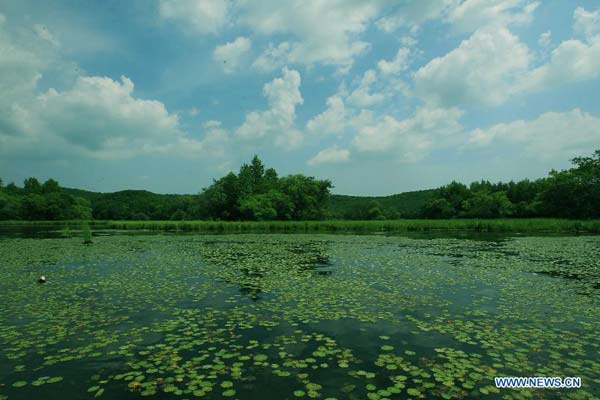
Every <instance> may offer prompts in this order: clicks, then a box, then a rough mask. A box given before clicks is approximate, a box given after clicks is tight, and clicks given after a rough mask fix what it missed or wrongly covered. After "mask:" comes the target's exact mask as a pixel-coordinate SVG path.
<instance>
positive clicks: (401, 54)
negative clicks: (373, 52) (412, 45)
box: [377, 47, 410, 74]
mask: <svg viewBox="0 0 600 400" xmlns="http://www.w3.org/2000/svg"><path fill="white" fill-rule="evenodd" d="M408 56H410V49H409V48H406V47H400V48H399V49H398V52H396V56H395V57H394V59H393V60H391V61H386V60H379V62H378V63H377V66H378V67H379V69H380V70H381V72H382V73H384V74H397V73H398V72H402V71H404V70H406V69H407V68H408Z"/></svg>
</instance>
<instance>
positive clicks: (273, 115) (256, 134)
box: [236, 68, 303, 149]
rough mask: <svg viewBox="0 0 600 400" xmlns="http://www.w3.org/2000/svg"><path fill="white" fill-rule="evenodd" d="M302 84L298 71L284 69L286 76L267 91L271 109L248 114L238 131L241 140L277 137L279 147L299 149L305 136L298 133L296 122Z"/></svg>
mask: <svg viewBox="0 0 600 400" xmlns="http://www.w3.org/2000/svg"><path fill="white" fill-rule="evenodd" d="M300 83H301V78H300V73H299V72H298V71H296V70H289V69H287V68H283V70H282V76H281V77H280V78H275V79H274V80H273V81H271V82H269V83H267V84H265V86H264V88H263V93H264V95H265V96H266V97H267V100H268V103H269V108H268V109H267V110H262V111H252V112H250V113H248V114H246V118H245V121H244V123H243V124H242V125H241V126H240V127H239V128H238V129H237V131H236V135H237V137H239V138H240V139H243V140H258V139H261V138H265V137H274V138H275V142H276V144H278V145H280V146H282V147H284V148H287V149H289V148H293V147H296V146H298V145H299V144H300V143H301V141H302V136H301V134H300V133H299V132H296V131H295V129H294V121H295V119H296V106H297V105H299V104H302V103H303V99H302V95H301V94H300ZM286 132H287V133H286Z"/></svg>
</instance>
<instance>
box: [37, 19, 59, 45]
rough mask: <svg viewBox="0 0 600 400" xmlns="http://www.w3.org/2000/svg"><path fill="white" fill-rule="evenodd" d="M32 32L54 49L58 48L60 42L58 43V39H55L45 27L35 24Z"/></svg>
mask: <svg viewBox="0 0 600 400" xmlns="http://www.w3.org/2000/svg"><path fill="white" fill-rule="evenodd" d="M33 30H34V31H35V33H36V34H37V35H38V37H39V38H40V39H42V40H46V41H48V42H50V43H52V45H54V46H56V47H58V46H60V42H59V41H58V39H56V38H55V37H54V35H52V33H51V32H50V31H49V30H48V28H47V27H46V26H45V25H40V24H36V25H34V26H33Z"/></svg>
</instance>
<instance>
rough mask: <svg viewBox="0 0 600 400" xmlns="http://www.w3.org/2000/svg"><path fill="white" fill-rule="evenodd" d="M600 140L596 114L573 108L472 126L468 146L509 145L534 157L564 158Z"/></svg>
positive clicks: (584, 149) (584, 150) (598, 122)
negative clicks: (507, 121)
mask: <svg viewBox="0 0 600 400" xmlns="http://www.w3.org/2000/svg"><path fill="white" fill-rule="evenodd" d="M598 143H600V118H598V117H595V116H593V115H591V114H589V113H586V112H584V111H581V110H580V109H574V110H572V111H569V112H563V113H560V112H547V113H545V114H542V115H540V116H539V117H538V118H536V119H534V120H530V121H525V120H518V121H513V122H509V123H504V124H497V125H494V126H492V127H490V128H486V129H476V130H474V131H472V132H471V133H470V135H469V140H468V147H471V148H481V147H486V146H494V149H495V150H497V149H498V148H499V146H501V145H509V146H511V147H510V149H511V150H510V151H511V154H513V155H514V154H515V153H525V154H526V155H528V156H531V157H534V158H537V159H543V160H546V159H566V158H569V157H572V156H575V155H580V154H584V153H589V151H590V149H594V148H596V147H597V146H598Z"/></svg>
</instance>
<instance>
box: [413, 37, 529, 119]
mask: <svg viewBox="0 0 600 400" xmlns="http://www.w3.org/2000/svg"><path fill="white" fill-rule="evenodd" d="M530 59H531V55H530V52H529V49H528V48H527V46H525V45H524V44H523V43H521V42H520V41H519V38H518V37H516V36H515V35H513V34H512V33H511V32H510V31H509V30H508V29H506V28H505V27H502V26H488V27H486V28H482V29H479V30H477V31H476V32H475V33H474V34H473V35H472V36H471V37H470V38H469V39H467V40H464V41H463V42H462V43H461V44H460V46H459V47H458V48H456V49H454V50H452V51H451V52H449V53H448V54H446V55H445V56H443V57H437V58H434V59H433V60H431V61H430V62H429V63H428V64H427V65H425V66H424V67H422V68H420V69H419V70H418V71H417V72H416V73H415V76H414V81H415V88H416V93H417V94H418V96H420V97H421V98H423V99H425V100H426V101H427V102H428V103H431V104H434V105H438V106H444V107H448V106H455V105H461V104H473V103H475V104H477V103H483V104H487V105H498V104H501V103H502V102H504V101H505V100H507V99H508V98H509V96H510V95H511V94H512V93H513V92H514V91H515V90H517V81H518V79H519V78H520V77H521V76H522V75H523V74H524V73H525V72H527V69H528V67H529V63H530Z"/></svg>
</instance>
